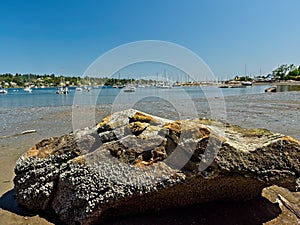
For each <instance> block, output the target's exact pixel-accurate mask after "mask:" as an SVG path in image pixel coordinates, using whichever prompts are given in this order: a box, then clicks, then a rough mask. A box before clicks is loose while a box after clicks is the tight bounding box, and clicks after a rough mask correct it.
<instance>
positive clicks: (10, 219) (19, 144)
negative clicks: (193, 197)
mask: <svg viewBox="0 0 300 225" xmlns="http://www.w3.org/2000/svg"><path fill="white" fill-rule="evenodd" d="M147 104H149V103H147ZM196 106H197V108H199V115H200V116H201V117H202V116H203V117H207V118H209V117H210V114H209V106H208V105H207V103H206V101H204V100H201V99H199V100H196ZM140 107H142V105H141V106H140ZM226 107H227V112H226V120H227V121H228V122H229V123H232V124H237V125H240V126H243V127H245V128H258V127H259V128H266V129H269V130H271V131H273V132H280V133H283V134H286V135H291V136H293V137H294V138H296V139H298V140H300V121H299V120H298V117H299V112H300V92H283V93H266V94H259V95H247V96H245V95H242V96H231V97H227V98H226ZM137 108H138V109H140V110H142V109H141V108H139V107H137ZM146 108H147V107H146ZM149 108H150V109H151V108H152V110H153V107H149ZM146 111H148V110H146ZM148 112H149V111H148ZM156 112H158V113H156V114H160V115H158V116H166V115H165V112H163V111H156ZM108 113H109V107H107V108H105V109H102V108H101V109H98V110H97V112H96V117H97V118H99V120H100V119H101V118H103V116H105V115H107V114H108ZM150 113H152V114H155V113H154V112H151V111H150ZM0 114H2V115H6V116H4V117H6V118H7V117H10V119H9V121H10V123H9V124H8V125H7V126H6V127H4V128H3V130H2V131H1V132H0V146H1V150H0V196H1V197H0V221H1V224H41V225H44V224H53V221H52V222H48V221H47V220H46V219H44V218H42V217H40V216H37V215H32V214H28V213H24V211H22V210H20V209H19V208H17V206H16V203H15V202H14V200H13V197H12V195H13V192H12V191H11V190H12V189H13V177H14V172H13V170H14V166H15V162H16V160H17V159H18V158H19V156H20V155H22V154H23V153H24V152H26V151H27V150H28V149H29V148H30V147H31V146H32V145H34V144H35V143H36V142H38V141H39V140H41V139H43V138H47V137H51V136H60V135H63V134H65V133H69V132H70V131H72V107H70V106H64V107H40V108H33V109H30V108H19V109H13V110H12V109H0ZM8 114H9V115H8ZM83 114H84V112H83ZM170 117H171V115H170ZM30 129H35V130H36V131H37V132H36V133H30V134H26V135H21V136H14V137H6V138H3V137H4V136H10V135H12V134H18V133H21V132H22V131H25V130H30ZM259 201H262V200H261V199H259V200H258V202H259ZM222 204H223V203H220V204H218V205H222ZM264 204H267V203H264ZM215 206H216V205H211V206H210V207H211V208H210V209H213V208H214V207H215ZM232 206H233V204H227V205H226V204H225V203H224V204H223V207H221V206H220V207H221V208H218V210H219V212H218V213H215V214H216V216H219V217H220V219H222V218H223V219H224V218H226V220H228V221H229V222H230V218H231V219H233V218H234V217H237V215H238V214H236V213H230V209H232ZM252 206H253V207H254V208H255V207H256V203H252ZM203 207H204V208H206V207H209V205H206V206H199V207H198V208H197V207H195V208H193V210H189V208H188V210H181V215H180V216H175V217H174V218H173V216H172V213H170V211H169V212H168V211H167V212H166V213H161V214H151V215H148V216H143V217H139V216H137V217H130V218H127V219H125V220H122V221H123V222H122V221H121V222H120V221H117V222H115V223H114V224H143V223H141V221H144V224H151V223H146V221H148V220H150V221H153V223H155V224H159V223H160V222H161V223H163V224H172V223H173V224H193V223H194V224H199V223H198V222H197V221H199V220H201V221H202V222H201V224H214V223H213V221H214V220H213V219H212V218H210V217H209V216H208V217H206V218H205V215H204V214H203V213H202V214H197V213H196V211H197V210H203V209H204V208H203ZM240 207H241V206H240ZM243 207H247V204H246V205H243ZM208 209H209V208H208ZM222 210H223V211H224V212H223V213H221V212H220V211H222ZM233 210H234V211H237V212H238V210H239V209H238V207H237V208H234V209H233ZM276 210H277V209H274V211H271V212H268V213H269V214H268V213H267V214H263V215H262V217H260V219H264V217H266V218H267V217H268V216H273V215H275V214H276ZM175 213H176V210H175ZM251 213H252V214H255V210H254V209H253V210H252V211H251V212H250V214H249V215H248V216H247V215H246V217H247V218H250V217H251V215H252V214H251ZM274 213H275V214H274ZM176 214H178V212H177V213H176ZM158 215H159V216H158ZM193 215H194V216H195V218H194V219H193V218H191V217H193ZM241 215H242V214H241ZM200 216H201V217H202V218H200ZM154 217H155V218H154ZM187 217H188V218H189V219H187ZM151 218H152V219H151ZM266 218H265V219H266ZM176 220H177V221H176ZM126 221H127V222H126ZM130 221H131V222H130ZM168 221H169V222H170V223H168ZM184 221H186V223H184ZM220 221H222V220H220ZM258 221H260V220H257V221H256V222H258ZM236 223H237V224H239V223H238V221H236ZM228 224H230V223H228ZM240 224H259V223H246V222H245V223H241V221H240Z"/></svg>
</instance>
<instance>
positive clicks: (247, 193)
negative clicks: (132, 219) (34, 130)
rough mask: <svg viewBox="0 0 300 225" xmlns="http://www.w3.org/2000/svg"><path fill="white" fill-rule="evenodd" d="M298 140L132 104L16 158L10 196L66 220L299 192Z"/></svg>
mask: <svg viewBox="0 0 300 225" xmlns="http://www.w3.org/2000/svg"><path fill="white" fill-rule="evenodd" d="M299 153H300V143H299V142H298V141H297V140H294V139H293V138H291V137H287V136H284V135H282V134H274V133H271V132H269V131H267V130H262V129H253V130H246V129H242V128H240V127H237V126H232V125H229V124H224V123H221V122H218V121H212V120H206V119H193V120H184V121H181V120H179V121H170V120H167V119H162V118H159V117H155V116H152V115H148V114H146V113H142V112H139V111H136V110H126V111H122V112H117V113H114V114H112V115H110V116H108V117H106V118H105V119H103V121H102V122H101V123H99V124H98V125H97V126H96V127H93V128H86V129H83V130H78V131H75V132H74V133H71V134H69V135H65V136H62V137H60V138H50V139H47V140H43V141H41V142H40V143H38V144H36V145H35V146H33V147H32V148H31V149H30V150H29V151H28V152H27V153H26V154H24V155H23V156H21V157H20V158H19V160H18V161H17V163H16V167H15V173H16V177H15V179H14V184H15V191H16V199H17V201H18V203H19V204H20V205H22V206H25V207H26V208H28V209H32V210H35V211H42V210H47V209H51V210H52V211H54V212H55V213H56V215H57V216H58V217H59V218H60V220H61V221H63V222H65V223H67V224H93V223H104V221H105V220H107V219H110V218H112V217H116V216H123V215H128V214H136V213H141V212H147V211H153V210H161V209H165V208H171V207H177V206H185V205H190V204H194V203H201V202H208V201H214V200H247V199H250V198H253V197H254V196H258V195H259V194H260V193H261V191H262V189H263V188H265V187H268V186H270V185H273V184H275V185H278V186H282V187H285V188H288V189H289V190H292V191H294V190H296V188H297V178H298V177H299V174H300V167H299V166H300V162H299V161H300V157H299Z"/></svg>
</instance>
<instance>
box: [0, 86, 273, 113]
mask: <svg viewBox="0 0 300 225" xmlns="http://www.w3.org/2000/svg"><path fill="white" fill-rule="evenodd" d="M267 87H269V86H265V85H263V86H253V87H247V88H226V89H220V88H217V87H215V86H202V87H178V88H172V89H160V88H137V89H136V92H134V93H123V90H122V89H118V88H102V89H92V90H91V91H90V92H84V91H83V92H78V91H77V92H76V91H75V88H70V89H69V90H70V92H69V94H68V95H63V94H62V95H59V94H56V93H55V92H56V88H36V89H33V91H32V92H31V93H28V92H25V91H24V90H23V89H21V88H20V89H8V94H0V108H18V107H41V106H43V107H44V106H71V105H73V104H74V103H78V102H79V103H82V104H84V103H86V104H91V103H93V104H94V103H95V101H96V104H112V103H113V102H114V101H115V99H116V98H117V97H118V96H120V95H122V96H123V95H124V96H123V97H124V98H123V99H124V101H126V97H127V99H128V101H129V102H131V101H132V100H133V99H134V98H137V97H138V98H141V96H145V97H147V96H152V97H155V96H157V97H163V96H168V97H172V96H173V97H174V98H175V99H184V98H190V99H198V98H207V97H220V96H222V95H223V96H231V95H244V94H257V93H263V92H264V90H265V89H266V88H267ZM182 93H184V95H183V94H182ZM75 95H76V98H75V102H74V96H75ZM80 99H81V100H80Z"/></svg>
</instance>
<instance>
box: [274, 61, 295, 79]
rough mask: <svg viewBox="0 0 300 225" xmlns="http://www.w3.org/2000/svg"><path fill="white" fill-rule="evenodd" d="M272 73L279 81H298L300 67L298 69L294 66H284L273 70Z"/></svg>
mask: <svg viewBox="0 0 300 225" xmlns="http://www.w3.org/2000/svg"><path fill="white" fill-rule="evenodd" d="M272 73H273V76H274V78H275V79H277V80H298V76H299V75H300V66H299V67H296V66H295V65H294V64H290V65H288V64H283V65H280V66H279V67H278V68H276V69H275V70H273V72H272Z"/></svg>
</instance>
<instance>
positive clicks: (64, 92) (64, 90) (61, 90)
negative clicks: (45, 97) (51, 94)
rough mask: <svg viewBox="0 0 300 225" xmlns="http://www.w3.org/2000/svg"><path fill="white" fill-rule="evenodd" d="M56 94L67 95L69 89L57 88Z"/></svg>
mask: <svg viewBox="0 0 300 225" xmlns="http://www.w3.org/2000/svg"><path fill="white" fill-rule="evenodd" d="M56 94H64V95H66V94H69V89H68V87H64V86H61V87H58V88H57V91H56Z"/></svg>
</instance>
